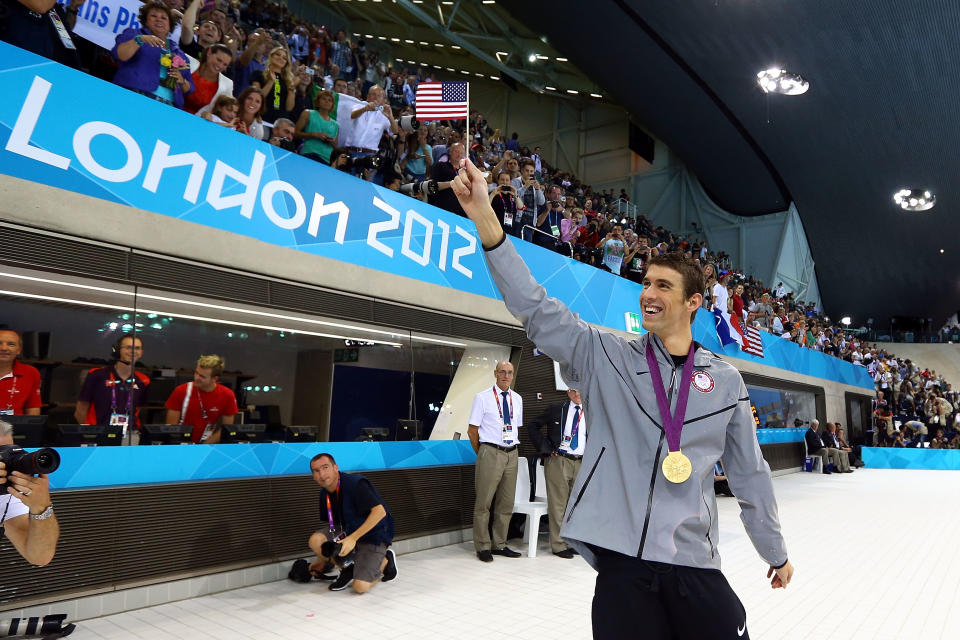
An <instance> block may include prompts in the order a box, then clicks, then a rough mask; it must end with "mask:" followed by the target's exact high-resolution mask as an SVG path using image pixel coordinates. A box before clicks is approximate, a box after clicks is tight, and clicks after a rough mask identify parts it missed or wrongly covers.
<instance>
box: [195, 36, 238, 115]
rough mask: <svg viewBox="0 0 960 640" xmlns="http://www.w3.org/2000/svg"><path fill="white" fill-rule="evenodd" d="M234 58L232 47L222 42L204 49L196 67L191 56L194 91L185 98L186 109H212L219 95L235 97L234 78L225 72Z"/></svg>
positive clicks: (197, 110)
mask: <svg viewBox="0 0 960 640" xmlns="http://www.w3.org/2000/svg"><path fill="white" fill-rule="evenodd" d="M210 24H213V23H210ZM232 60H233V54H232V53H230V49H228V48H227V47H226V46H224V45H222V44H213V45H210V46H209V47H207V48H206V49H204V50H203V51H202V52H201V56H200V62H199V63H197V66H196V67H195V68H194V67H193V62H192V58H191V64H190V66H191V68H193V69H194V71H193V74H192V76H191V77H192V78H193V91H192V92H191V93H190V94H189V95H187V97H186V99H185V100H184V103H183V110H184V111H187V112H188V113H197V112H199V111H210V110H211V109H213V104H214V102H215V101H216V99H217V98H218V97H220V96H226V95H228V96H230V97H233V80H231V79H230V78H228V77H227V76H225V75H224V73H223V72H224V71H226V70H227V69H228V68H229V67H230V63H231V61H232Z"/></svg>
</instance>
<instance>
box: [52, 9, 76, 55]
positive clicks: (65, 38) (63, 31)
mask: <svg viewBox="0 0 960 640" xmlns="http://www.w3.org/2000/svg"><path fill="white" fill-rule="evenodd" d="M48 15H49V16H50V20H51V21H52V22H53V28H54V29H56V30H57V35H58V36H60V42H62V43H63V46H65V47H66V48H67V49H76V48H77V47H76V45H75V44H73V39H72V38H71V37H70V32H68V31H67V27H66V26H64V24H63V20H61V19H60V15H59V14H58V13H57V12H56V11H54V10H53V9H51V10H50V13H49V14H48Z"/></svg>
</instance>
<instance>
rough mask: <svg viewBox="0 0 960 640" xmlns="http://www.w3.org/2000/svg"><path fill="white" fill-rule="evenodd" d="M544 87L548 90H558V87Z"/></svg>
mask: <svg viewBox="0 0 960 640" xmlns="http://www.w3.org/2000/svg"><path fill="white" fill-rule="evenodd" d="M544 89H546V90H547V91H556V90H557V88H556V87H544Z"/></svg>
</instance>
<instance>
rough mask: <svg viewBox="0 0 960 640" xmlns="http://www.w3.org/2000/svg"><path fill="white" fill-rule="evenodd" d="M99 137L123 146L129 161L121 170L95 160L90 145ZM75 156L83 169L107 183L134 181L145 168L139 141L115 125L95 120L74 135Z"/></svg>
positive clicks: (78, 129) (80, 127)
mask: <svg viewBox="0 0 960 640" xmlns="http://www.w3.org/2000/svg"><path fill="white" fill-rule="evenodd" d="M97 136H110V137H111V138H113V139H114V140H116V141H117V142H119V143H120V144H122V145H123V148H124V150H126V152H127V160H126V162H125V163H124V164H123V166H122V167H120V168H119V169H108V168H106V167H105V166H103V165H102V164H100V163H99V162H97V161H96V160H94V158H93V154H92V153H91V151H90V143H91V142H93V139H94V138H96V137H97ZM73 154H74V155H75V156H77V160H79V161H80V164H81V165H83V168H84V169H86V170H87V171H89V172H90V173H92V174H93V175H94V176H96V177H98V178H100V179H101V180H106V181H107V182H127V181H129V180H133V179H134V178H136V177H137V174H138V173H140V169H142V168H143V154H142V153H140V147H139V146H137V141H136V140H134V139H133V136H131V135H130V134H129V133H127V132H126V131H124V130H123V129H121V128H120V127H118V126H117V125H115V124H111V123H109V122H102V121H100V120H94V121H93V122H85V123H83V124H82V125H80V126H79V127H78V128H77V130H76V131H75V132H74V133H73Z"/></svg>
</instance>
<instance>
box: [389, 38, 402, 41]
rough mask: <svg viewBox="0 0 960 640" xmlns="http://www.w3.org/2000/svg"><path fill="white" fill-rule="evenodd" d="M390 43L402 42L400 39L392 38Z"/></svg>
mask: <svg viewBox="0 0 960 640" xmlns="http://www.w3.org/2000/svg"><path fill="white" fill-rule="evenodd" d="M390 42H400V38H390Z"/></svg>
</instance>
